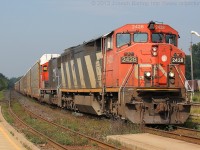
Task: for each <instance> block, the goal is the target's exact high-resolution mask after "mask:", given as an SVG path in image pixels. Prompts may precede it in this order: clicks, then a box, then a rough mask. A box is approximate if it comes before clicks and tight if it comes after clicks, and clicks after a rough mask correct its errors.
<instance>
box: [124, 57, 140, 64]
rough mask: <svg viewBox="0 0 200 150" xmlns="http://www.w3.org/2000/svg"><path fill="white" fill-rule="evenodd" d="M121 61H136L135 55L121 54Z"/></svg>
mask: <svg viewBox="0 0 200 150" xmlns="http://www.w3.org/2000/svg"><path fill="white" fill-rule="evenodd" d="M121 63H122V64H126V63H127V64H129V63H137V57H133V56H123V57H121Z"/></svg>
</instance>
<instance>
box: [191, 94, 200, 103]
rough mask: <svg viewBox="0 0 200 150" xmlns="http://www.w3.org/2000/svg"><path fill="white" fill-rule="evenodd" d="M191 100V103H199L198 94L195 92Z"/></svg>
mask: <svg viewBox="0 0 200 150" xmlns="http://www.w3.org/2000/svg"><path fill="white" fill-rule="evenodd" d="M192 100H193V102H199V103H200V92H195V93H194V96H193V98H192Z"/></svg>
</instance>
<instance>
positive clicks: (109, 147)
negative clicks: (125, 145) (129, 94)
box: [24, 108, 121, 150]
mask: <svg viewBox="0 0 200 150" xmlns="http://www.w3.org/2000/svg"><path fill="white" fill-rule="evenodd" d="M24 109H25V111H27V112H28V113H29V114H30V115H33V116H35V117H36V118H39V119H41V120H43V121H45V122H47V123H49V124H52V125H54V126H56V127H59V128H60V129H63V130H65V131H68V132H72V133H74V134H77V135H79V136H81V137H84V138H86V139H89V140H90V141H92V142H95V143H96V144H98V146H99V147H101V148H104V149H109V150H121V149H120V148H117V147H115V146H112V145H110V144H107V143H104V142H101V141H100V140H98V139H95V138H92V137H90V136H87V135H84V134H82V133H79V132H76V131H74V130H71V129H69V128H66V127H64V126H61V125H59V124H56V123H54V122H52V121H49V120H47V119H45V118H43V117H41V116H38V115H36V114H34V113H33V112H31V111H30V110H28V109H27V108H24Z"/></svg>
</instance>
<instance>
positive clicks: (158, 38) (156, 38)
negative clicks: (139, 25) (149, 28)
mask: <svg viewBox="0 0 200 150" xmlns="http://www.w3.org/2000/svg"><path fill="white" fill-rule="evenodd" d="M163 37H164V35H163V34H162V33H153V34H152V42H153V43H162V42H163Z"/></svg>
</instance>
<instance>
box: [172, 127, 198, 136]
mask: <svg viewBox="0 0 200 150" xmlns="http://www.w3.org/2000/svg"><path fill="white" fill-rule="evenodd" d="M174 127H175V128H176V130H174V131H172V132H175V133H180V132H181V133H184V134H187V135H190V136H192V137H199V138H200V131H199V130H195V129H190V128H184V127H180V126H174Z"/></svg>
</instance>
